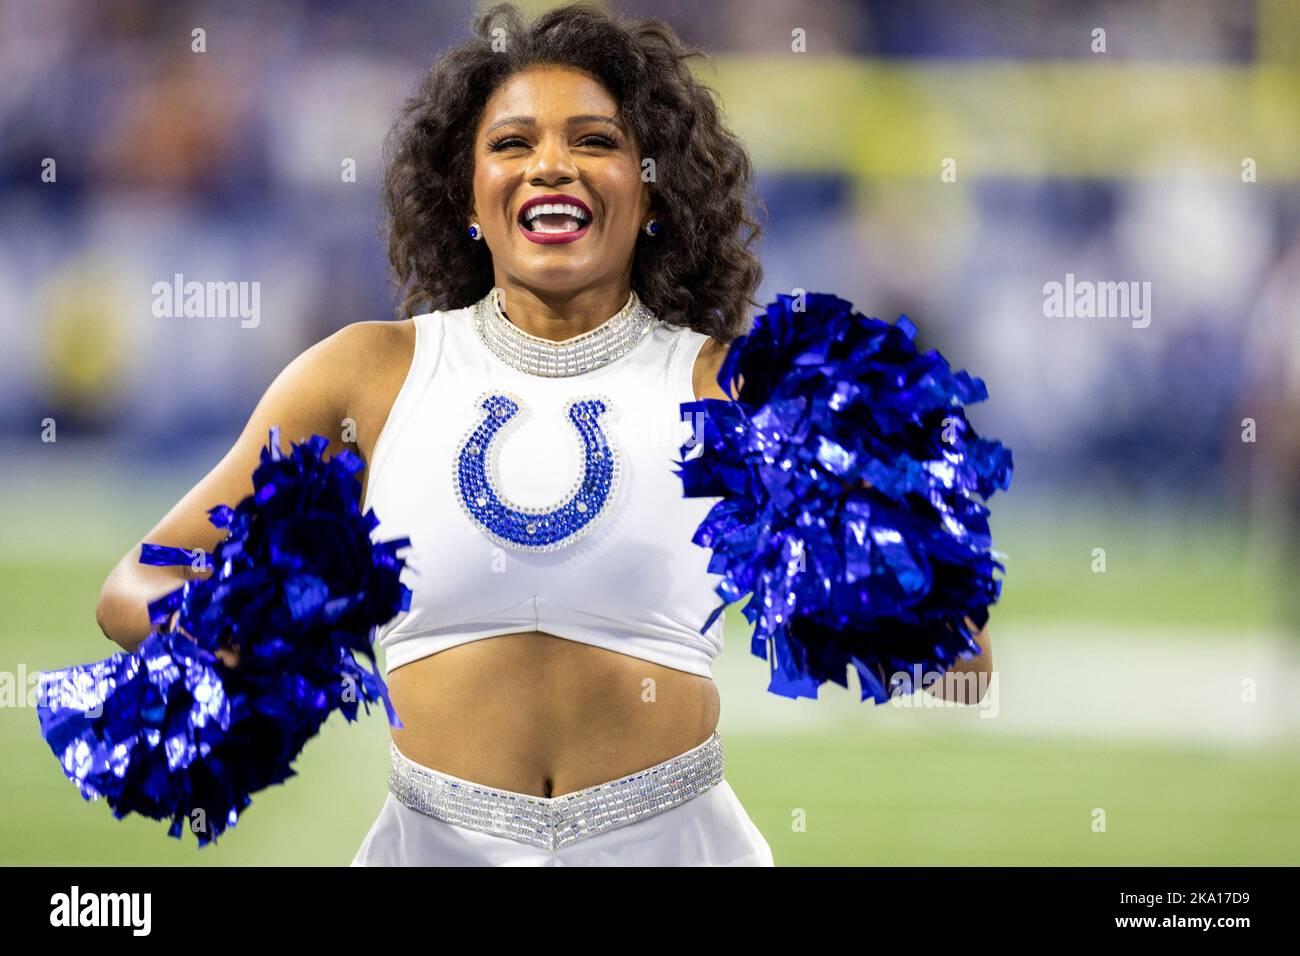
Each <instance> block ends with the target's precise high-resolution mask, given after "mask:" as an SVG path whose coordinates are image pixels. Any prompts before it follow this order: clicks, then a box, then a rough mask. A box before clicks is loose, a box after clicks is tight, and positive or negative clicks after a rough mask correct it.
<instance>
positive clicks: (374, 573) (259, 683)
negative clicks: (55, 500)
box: [37, 429, 411, 846]
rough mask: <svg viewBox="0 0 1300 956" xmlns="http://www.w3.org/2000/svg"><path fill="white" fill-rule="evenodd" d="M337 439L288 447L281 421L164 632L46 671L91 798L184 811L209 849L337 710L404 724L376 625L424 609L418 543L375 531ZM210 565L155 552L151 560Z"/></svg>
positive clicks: (63, 746)
mask: <svg viewBox="0 0 1300 956" xmlns="http://www.w3.org/2000/svg"><path fill="white" fill-rule="evenodd" d="M328 447H329V441H328V439H326V438H324V437H322V436H319V435H316V436H312V437H311V438H310V439H308V440H307V441H305V442H303V443H302V444H295V445H294V446H293V450H292V452H291V453H290V454H288V455H285V454H283V453H282V452H281V450H280V442H279V433H278V430H277V429H272V430H271V435H270V442H269V445H268V446H267V447H266V448H264V449H263V450H262V453H261V460H260V463H259V465H258V467H257V469H256V470H255V471H254V473H253V489H254V490H253V494H252V495H250V496H248V497H247V498H245V499H244V500H243V501H241V502H240V503H239V504H238V505H237V506H235V507H234V508H231V507H229V506H226V505H220V506H218V507H216V508H213V509H212V510H211V511H210V512H209V518H210V520H211V522H212V524H213V525H214V526H215V527H218V528H225V529H227V536H226V538H225V540H223V541H222V542H221V544H219V545H218V546H217V548H216V550H215V551H214V552H213V553H212V554H211V555H206V554H200V556H201V557H202V558H203V560H204V561H205V563H206V565H200V567H203V566H206V567H207V568H208V569H210V570H211V571H212V573H211V575H209V576H208V577H205V578H201V579H196V580H192V581H187V582H186V583H185V584H184V585H183V586H181V587H180V588H177V589H176V590H175V591H172V592H171V593H170V594H167V595H165V596H164V597H162V598H160V599H159V600H157V601H154V602H152V603H151V604H150V606H149V615H150V620H151V621H152V622H153V624H154V625H155V627H156V630H155V631H154V632H153V633H151V634H150V635H149V636H148V637H147V638H146V639H145V641H144V642H143V643H142V644H141V645H140V647H139V648H138V649H137V650H136V651H135V652H134V653H131V654H127V653H119V654H116V655H114V656H113V657H112V658H109V659H108V660H105V661H99V662H96V663H93V664H84V665H79V666H75V667H68V668H64V669H62V670H56V671H51V672H47V673H45V674H42V675H41V699H40V702H39V703H38V706H37V715H38V717H39V720H40V725H41V734H42V736H43V737H44V738H45V740H46V741H47V743H48V744H49V746H50V748H51V749H52V750H53V751H54V753H55V755H56V756H57V757H58V758H59V762H60V765H61V766H62V767H63V770H64V773H65V774H67V776H68V777H69V778H70V779H71V780H72V781H73V782H74V783H75V784H76V785H77V787H78V789H79V790H80V791H81V793H82V796H83V797H85V798H86V799H87V800H91V799H99V798H104V799H105V800H106V801H107V802H108V805H109V807H110V808H111V809H112V811H113V814H114V815H115V816H116V817H118V818H121V817H124V816H126V815H127V814H130V813H139V814H141V815H143V816H146V817H150V818H152V819H158V820H169V821H170V826H169V829H168V833H169V834H170V835H171V836H174V837H177V838H179V837H180V836H181V834H182V832H183V831H184V830H185V829H191V830H193V831H194V832H195V834H196V836H197V839H198V842H199V845H200V846H202V845H205V844H207V843H208V842H210V841H211V840H215V839H216V838H217V837H218V836H219V835H220V834H221V833H222V832H223V831H224V830H226V829H228V828H229V827H232V826H234V825H235V823H236V821H237V819H238V817H239V814H240V813H241V812H243V810H244V809H245V808H246V807H248V806H249V804H250V803H251V802H252V801H251V797H250V794H252V793H254V792H256V791H258V790H261V789H263V788H265V787H267V786H270V785H272V784H275V783H280V782H282V781H284V780H285V779H287V778H288V777H290V776H292V775H293V773H294V771H293V770H292V768H291V764H292V762H293V761H294V760H295V759H296V758H297V756H298V754H299V753H300V752H301V751H302V748H303V747H304V746H305V744H306V743H307V741H308V740H309V739H311V738H312V737H313V736H315V734H316V733H317V732H318V731H319V730H320V728H321V726H322V725H323V724H324V722H325V720H326V719H327V718H328V717H329V715H330V714H331V713H333V712H334V711H341V712H342V713H343V715H344V716H345V718H346V719H347V720H349V721H354V720H356V719H357V714H358V705H359V704H364V705H365V707H366V710H367V711H369V709H370V704H371V703H374V702H377V701H382V702H383V704H384V708H385V710H386V712H387V714H388V719H389V722H390V723H391V724H393V725H394V726H398V727H400V726H401V722H400V720H399V719H398V717H397V714H396V711H395V710H394V709H393V706H392V702H391V700H390V699H389V696H388V689H387V687H386V686H385V684H384V681H383V679H382V677H381V676H380V674H379V669H378V665H377V662H376V659H375V651H374V644H373V637H374V629H375V628H377V627H379V626H382V625H383V624H385V623H387V622H388V621H389V620H391V619H392V618H393V617H394V616H395V615H396V614H397V613H398V612H400V611H404V610H408V609H409V607H410V600H411V593H410V589H409V588H407V587H406V586H405V585H404V584H402V583H401V581H400V580H399V576H400V574H401V571H402V569H403V568H404V567H405V560H404V558H402V557H400V556H399V555H398V552H399V551H401V550H402V549H403V548H406V547H408V546H409V545H410V541H409V539H406V538H402V539H399V540H394V541H384V542H378V543H376V542H374V541H372V540H371V533H372V532H373V531H374V529H375V528H376V526H377V525H378V519H377V518H376V517H375V515H374V512H373V511H367V512H366V513H364V514H362V513H361V511H360V500H361V493H360V492H361V486H360V481H359V480H358V478H357V477H356V476H357V473H358V472H359V471H360V470H361V469H362V468H363V467H364V463H363V462H362V460H361V459H360V458H359V457H357V456H356V455H354V454H352V453H351V452H340V453H339V454H337V455H334V456H333V457H332V458H330V459H329V460H326V459H325V458H324V453H325V451H326V449H327V448H328ZM195 560H196V559H195V554H194V553H193V552H190V551H186V550H184V549H182V548H173V547H164V546H159V545H153V544H146V545H144V546H143V547H142V548H141V562H142V563H145V564H150V565H156V566H166V565H193V564H194V563H195ZM173 615H175V621H174V622H171V618H172V616H173ZM169 622H170V623H169ZM223 648H227V649H229V648H233V649H237V651H238V655H239V663H238V665H237V666H236V667H234V668H229V667H227V666H226V665H225V664H223V663H222V662H221V661H220V660H219V659H218V658H217V656H216V652H217V651H218V650H220V649H223ZM358 654H359V655H360V656H361V657H362V658H364V659H365V661H366V662H367V663H368V665H369V666H368V667H367V666H365V665H363V664H362V663H360V662H359V661H358V660H357V655H358ZM198 824H202V825H201V826H199V825H198Z"/></svg>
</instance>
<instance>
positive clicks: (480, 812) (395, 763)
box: [388, 731, 723, 850]
mask: <svg viewBox="0 0 1300 956" xmlns="http://www.w3.org/2000/svg"><path fill="white" fill-rule="evenodd" d="M722 772H723V756H722V738H721V737H720V736H719V735H718V733H717V731H714V733H713V735H712V736H711V737H710V738H709V739H708V740H706V741H704V743H702V744H700V745H699V746H697V747H692V748H691V749H690V750H688V751H686V752H685V753H682V754H678V755H677V756H676V757H671V758H669V759H668V760H665V761H664V762H663V763H658V764H655V765H654V766H653V767H647V768H646V769H645V770H638V771H637V772H636V773H633V774H631V775H630V776H627V777H622V778H620V779H618V780H611V781H609V782H608V783H598V784H596V785H595V786H592V787H587V788H585V789H583V790H575V791H574V792H573V793H566V794H562V795H560V796H558V797H534V796H531V795H529V794H526V793H516V792H514V791H513V790H501V789H498V788H496V787H487V786H484V785H482V784H477V783H472V782H471V781H468V780H462V779H460V778H459V777H453V776H451V775H450V774H445V773H441V772H439V771H437V770H433V769H431V768H429V767H425V766H423V765H421V764H418V763H415V762H414V761H413V760H411V759H410V758H408V757H407V756H406V755H405V754H403V753H402V752H401V751H400V750H398V749H397V745H396V744H393V745H392V768H391V770H390V771H389V774H388V788H389V790H391V791H392V793H393V796H395V797H396V798H397V799H398V800H399V801H401V803H402V804H403V805H404V806H407V807H409V808H410V809H412V810H415V811H417V812H419V813H423V814H426V815H427V816H431V817H433V818H435V819H437V820H441V821H443V822H444V823H451V824H455V825H456V826H459V827H465V828H467V829H470V830H477V831H479V832H480V833H490V834H492V835H494V836H500V837H505V838H507V839H510V840H516V841H518V842H520V843H527V844H529V845H531V846H535V847H540V848H542V849H544V850H558V849H560V848H561V847H564V846H568V845H569V844H570V843H573V842H575V841H577V840H582V839H585V838H586V837H590V836H595V835H596V834H598V833H604V832H606V831H607V830H613V829H616V828H618V827H623V826H627V825H628V824H631V823H636V822H638V821H640V820H644V819H646V818H647V817H652V816H654V815H655V814H657V813H662V812H663V811H665V810H671V809H672V808H673V807H676V806H679V805H680V804H683V803H685V802H686V801H687V800H690V799H691V798H692V797H697V796H699V795H700V794H702V793H704V792H705V791H707V790H708V789H709V788H711V787H713V786H714V785H715V784H717V783H718V782H719V781H720V780H722Z"/></svg>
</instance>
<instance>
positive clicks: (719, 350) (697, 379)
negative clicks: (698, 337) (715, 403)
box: [692, 336, 732, 401]
mask: <svg viewBox="0 0 1300 956" xmlns="http://www.w3.org/2000/svg"><path fill="white" fill-rule="evenodd" d="M728 348H729V344H728V343H726V342H722V341H720V340H719V339H715V338H713V337H712V336H708V337H706V338H705V340H704V341H703V342H702V343H701V344H700V350H699V352H698V353H696V356H695V371H694V374H693V375H692V383H693V384H694V386H695V397H696V398H697V399H701V398H720V399H722V400H724V401H728V400H730V399H731V398H732V396H730V395H728V394H727V393H726V392H724V391H723V390H722V389H721V388H719V387H718V370H719V369H721V368H722V362H723V359H725V358H726V357H727V350H728Z"/></svg>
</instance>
